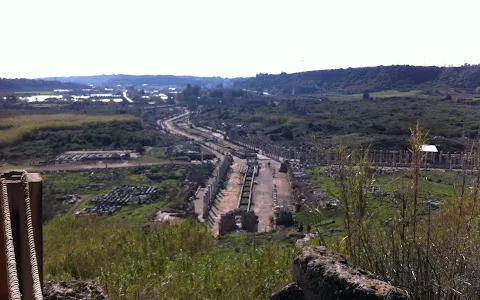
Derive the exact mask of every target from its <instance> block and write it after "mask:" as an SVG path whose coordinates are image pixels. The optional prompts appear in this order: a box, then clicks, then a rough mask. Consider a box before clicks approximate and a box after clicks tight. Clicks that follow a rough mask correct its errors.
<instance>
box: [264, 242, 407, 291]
mask: <svg viewBox="0 0 480 300" xmlns="http://www.w3.org/2000/svg"><path fill="white" fill-rule="evenodd" d="M292 275H293V281H294V283H293V284H289V285H288V286H287V287H286V288H284V289H282V290H281V291H280V292H278V293H275V294H273V295H272V296H270V297H269V298H268V299H270V300H280V299H306V300H316V299H322V300H380V299H389V300H407V299H410V297H409V295H408V293H407V292H406V291H404V290H402V289H399V288H397V287H394V286H392V285H391V284H389V283H387V282H385V281H381V280H379V279H377V278H376V276H375V275H374V274H372V273H370V272H368V271H365V270H362V269H358V268H352V267H350V266H348V265H347V261H346V260H345V258H344V257H343V256H341V255H338V254H335V253H332V252H329V251H327V249H326V248H325V247H306V248H303V250H302V253H301V254H300V255H298V256H297V257H296V258H295V260H294V262H293V266H292ZM302 291H303V295H302V293H301V292H302ZM293 295H295V296H296V297H297V298H292V297H293ZM302 296H304V298H302ZM289 297H290V298H289Z"/></svg>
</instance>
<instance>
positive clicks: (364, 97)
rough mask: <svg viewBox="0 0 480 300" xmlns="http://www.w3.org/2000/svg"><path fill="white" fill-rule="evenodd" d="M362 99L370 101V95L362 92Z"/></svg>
mask: <svg viewBox="0 0 480 300" xmlns="http://www.w3.org/2000/svg"><path fill="white" fill-rule="evenodd" d="M362 99H364V100H365V99H370V94H369V93H368V92H367V91H365V92H363V96H362Z"/></svg>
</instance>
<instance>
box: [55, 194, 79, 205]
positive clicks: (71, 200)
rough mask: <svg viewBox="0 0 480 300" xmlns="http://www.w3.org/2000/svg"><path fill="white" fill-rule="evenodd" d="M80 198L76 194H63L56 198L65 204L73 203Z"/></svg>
mask: <svg viewBox="0 0 480 300" xmlns="http://www.w3.org/2000/svg"><path fill="white" fill-rule="evenodd" d="M81 199H82V198H81V197H80V196H79V195H77V194H72V195H65V196H62V197H58V198H57V200H58V201H62V202H63V203H67V204H74V203H76V202H78V201H80V200H81Z"/></svg>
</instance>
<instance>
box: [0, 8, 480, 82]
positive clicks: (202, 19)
mask: <svg viewBox="0 0 480 300" xmlns="http://www.w3.org/2000/svg"><path fill="white" fill-rule="evenodd" d="M479 15H480V1H478V0H456V1H451V0H435V1H431V0H312V1H310V0H295V1H294V0H290V1H284V0H276V1H271V0H254V1H252V0H234V1H233V0H170V1H164V0H128V1H126V0H115V1H110V0H93V1H92V0H81V1H78V0H0V41H1V43H0V77H6V78H19V77H24V78H35V77H48V76H52V77H53V76H79V75H98V74H136V75H139V74H172V75H195V76H222V77H247V76H255V74H257V73H270V74H277V73H280V72H287V73H292V72H301V71H307V70H320V69H336V68H348V67H362V66H378V65H397V64H409V65H437V66H444V65H451V64H452V65H462V64H463V63H464V62H467V63H470V64H479V63H480V32H479V29H480V23H479Z"/></svg>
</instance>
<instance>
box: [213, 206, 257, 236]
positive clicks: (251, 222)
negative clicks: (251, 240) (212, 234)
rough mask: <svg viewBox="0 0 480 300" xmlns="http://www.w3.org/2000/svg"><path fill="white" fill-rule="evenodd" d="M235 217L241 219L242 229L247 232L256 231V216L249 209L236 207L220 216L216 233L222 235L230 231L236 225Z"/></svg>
mask: <svg viewBox="0 0 480 300" xmlns="http://www.w3.org/2000/svg"><path fill="white" fill-rule="evenodd" d="M237 218H240V219H241V225H242V229H243V230H246V231H249V232H257V231H258V217H257V216H256V215H255V213H254V212H253V211H252V210H250V211H246V210H244V209H240V208H236V209H234V210H231V211H229V212H227V213H225V214H222V215H221V216H220V221H219V223H218V234H219V235H224V234H227V233H229V232H232V231H234V230H235V229H236V227H237Z"/></svg>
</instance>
